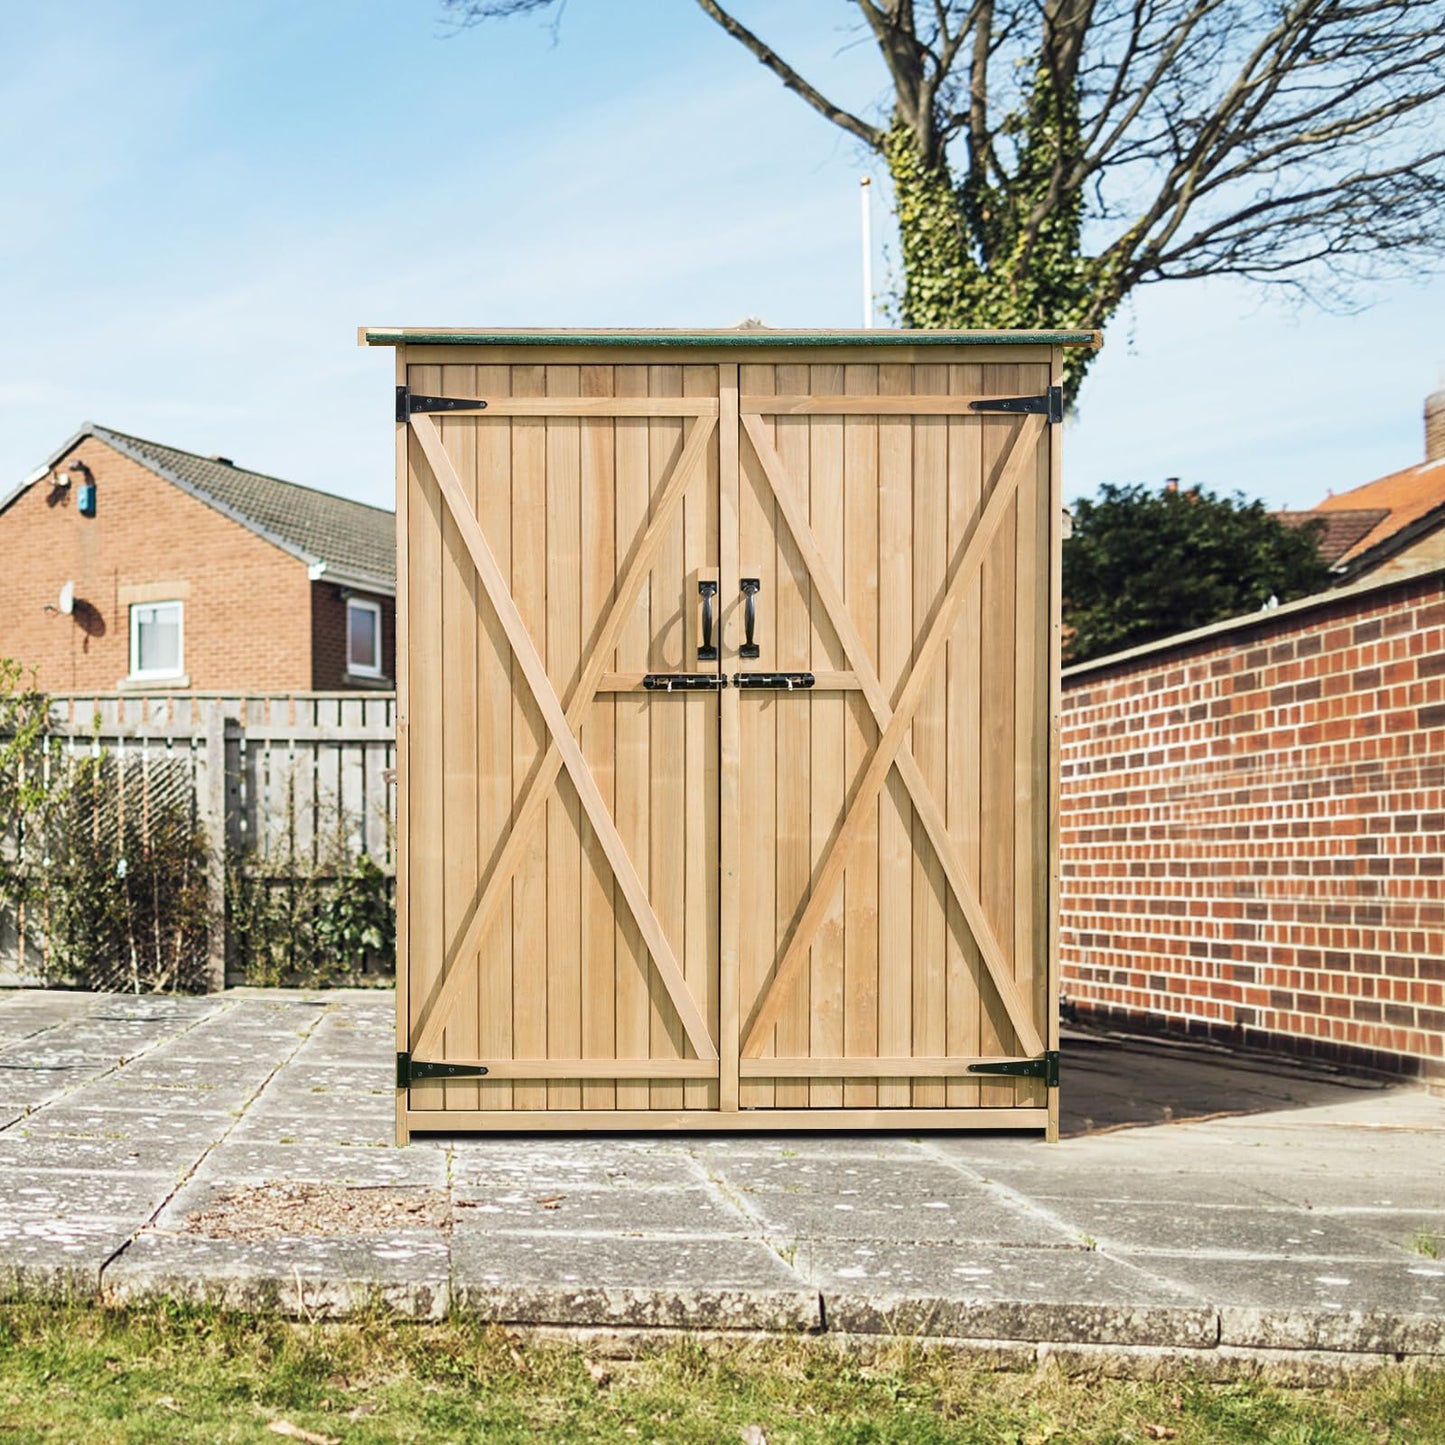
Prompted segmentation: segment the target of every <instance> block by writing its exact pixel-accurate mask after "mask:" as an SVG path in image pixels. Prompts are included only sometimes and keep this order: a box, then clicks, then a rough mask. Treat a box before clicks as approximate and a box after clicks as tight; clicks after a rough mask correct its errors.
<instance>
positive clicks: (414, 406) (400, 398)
mask: <svg viewBox="0 0 1445 1445" xmlns="http://www.w3.org/2000/svg"><path fill="white" fill-rule="evenodd" d="M486 405H487V404H486V402H484V401H472V400H471V399H470V398H469V397H465V396H417V395H416V394H415V393H414V392H413V391H412V389H411V388H410V387H409V386H399V387H397V389H396V419H397V421H398V422H401V423H402V424H403V425H404V424H405V423H406V422H408V421H410V420H411V418H412V415H413V413H415V412H419V411H483V410H485V409H486Z"/></svg>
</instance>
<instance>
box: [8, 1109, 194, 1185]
mask: <svg viewBox="0 0 1445 1445" xmlns="http://www.w3.org/2000/svg"><path fill="white" fill-rule="evenodd" d="M199 1153H200V1148H199V1147H197V1146H195V1145H191V1144H183V1143H181V1144H178V1143H176V1142H174V1141H172V1140H166V1139H159V1140H158V1139H145V1138H137V1137H134V1136H128V1137H125V1138H107V1137H105V1136H104V1135H93V1134H74V1135H71V1134H60V1133H54V1134H31V1133H30V1132H28V1129H27V1125H26V1123H25V1122H22V1123H19V1124H13V1125H11V1127H10V1128H8V1129H6V1130H4V1131H3V1132H0V1173H4V1172H12V1171H13V1172H14V1173H16V1174H20V1173H23V1172H27V1171H29V1170H33V1169H67V1170H77V1171H79V1170H87V1171H102V1172H116V1173H122V1174H134V1173H164V1172H167V1171H169V1172H171V1173H174V1172H175V1171H176V1170H178V1169H183V1168H189V1167H190V1165H191V1164H192V1163H194V1162H195V1159H196V1157H197V1155H198V1154H199Z"/></svg>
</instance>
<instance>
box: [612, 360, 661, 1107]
mask: <svg viewBox="0 0 1445 1445" xmlns="http://www.w3.org/2000/svg"><path fill="white" fill-rule="evenodd" d="M614 386H615V389H616V392H617V395H618V396H646V395H647V394H648V376H647V368H646V367H645V366H619V367H617V368H616V371H615V379H614ZM615 448H616V453H615V455H616V462H615V465H616V476H617V491H616V517H617V521H616V536H617V542H616V548H615V551H616V555H617V556H618V557H619V558H622V557H626V556H627V555H628V553H629V552H630V551H631V550H632V548H633V547H634V546H635V545H636V543H637V540H638V538H640V537H641V536H642V534H643V532H644V531H645V530H646V528H647V522H648V517H649V515H650V510H651V509H650V506H649V498H650V495H651V493H650V487H649V484H650V481H651V474H650V470H649V469H650V465H651V462H650V458H649V446H648V423H647V422H646V421H644V420H638V419H633V418H619V419H618V421H617V426H616V434H615ZM652 666H653V657H652V586H651V581H650V580H649V582H648V583H647V585H645V586H644V587H643V588H642V590H641V592H640V593H639V595H638V599H637V605H636V606H635V607H634V608H633V609H632V616H631V617H630V618H629V619H628V621H627V623H626V625H625V626H624V627H623V629H622V632H621V635H620V636H619V638H618V644H617V667H618V669H619V670H626V669H630V670H633V671H638V672H642V671H647V670H650V669H651V668H652ZM614 708H615V713H616V721H615V729H616V738H617V743H616V760H615V764H614V767H615V787H616V793H615V797H616V813H615V815H614V816H615V817H616V820H617V832H618V836H619V837H620V838H621V839H622V842H623V846H624V847H625V848H626V849H627V852H628V855H629V856H630V857H631V858H632V861H633V864H634V865H635V867H636V868H637V876H638V877H639V878H641V879H642V882H643V884H644V886H649V888H650V881H651V880H650V867H651V855H650V852H649V849H648V833H649V829H650V824H651V817H652V797H651V792H650V786H649V785H650V778H651V772H652V769H651V762H650V757H651V731H650V729H651V721H650V713H651V708H652V700H651V699H650V698H649V697H648V696H647V695H646V694H645V693H640V692H636V693H627V694H624V695H623V696H621V697H619V698H617V700H616V702H615V704H614ZM614 949H615V953H616V959H617V965H616V969H617V971H616V982H615V987H616V995H617V1006H616V1012H617V1024H616V1027H617V1056H618V1058H621V1059H646V1058H650V1057H651V1053H652V1042H651V1029H652V1022H651V1004H650V1002H649V985H650V983H651V981H652V964H651V960H650V958H649V956H648V953H647V948H646V945H645V944H644V943H643V941H642V935H641V933H639V931H638V929H637V924H636V922H635V920H634V919H633V918H632V915H631V914H630V913H629V912H628V910H627V909H626V908H620V909H618V910H617V913H616V924H615V935H614ZM650 1097H651V1096H650V1092H649V1088H648V1085H647V1084H646V1083H644V1082H635V1081H634V1082H628V1083H624V1082H621V1081H619V1083H618V1085H617V1107H618V1108H619V1109H646V1108H647V1107H648V1106H649V1102H650Z"/></svg>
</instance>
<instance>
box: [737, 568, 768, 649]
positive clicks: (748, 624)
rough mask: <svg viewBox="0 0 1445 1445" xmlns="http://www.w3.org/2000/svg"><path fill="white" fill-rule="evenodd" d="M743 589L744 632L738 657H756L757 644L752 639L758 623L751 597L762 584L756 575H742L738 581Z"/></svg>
mask: <svg viewBox="0 0 1445 1445" xmlns="http://www.w3.org/2000/svg"><path fill="white" fill-rule="evenodd" d="M738 585H739V586H740V587H741V588H742V589H743V596H744V597H745V598H746V599H747V600H746V602H744V603H743V632H744V633H745V634H746V636H745V638H744V641H743V645H742V646H741V647H740V648H738V656H739V657H757V656H758V651H759V650H758V644H757V643H756V642H754V641H753V633H754V631H755V630H756V628H757V625H758V609H757V604H756V603H755V602H754V601H753V599H754V598H755V597H756V596H757V595H758V593H759V592H760V591H761V590H762V586H763V584H762V583H761V582H760V581H759V580H758V579H757V578H756V577H744V578H742V580H741V581H740V582H739V583H738Z"/></svg>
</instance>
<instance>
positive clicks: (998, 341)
mask: <svg viewBox="0 0 1445 1445" xmlns="http://www.w3.org/2000/svg"><path fill="white" fill-rule="evenodd" d="M359 339H360V340H361V342H362V344H363V345H366V346H401V345H410V346H619V347H633V348H640V347H659V346H723V347H744V348H747V347H752V348H761V347H779V346H993V345H1015V346H1019V345H1023V346H1098V345H1099V341H1100V334H1099V332H1097V331H883V330H879V331H768V330H766V329H762V330H749V331H739V330H734V329H728V330H725V331H468V330H465V329H462V330H457V331H444V330H430V331H429V330H424V329H413V328H409V327H404V326H363V327H362V328H361V331H360V336H359Z"/></svg>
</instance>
